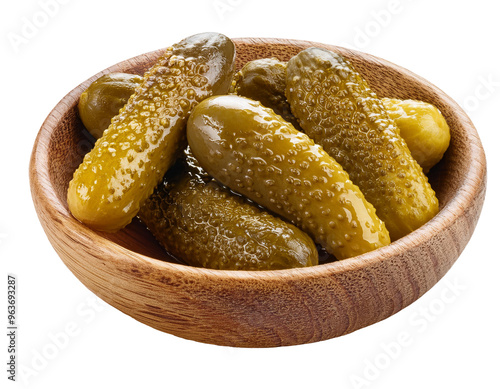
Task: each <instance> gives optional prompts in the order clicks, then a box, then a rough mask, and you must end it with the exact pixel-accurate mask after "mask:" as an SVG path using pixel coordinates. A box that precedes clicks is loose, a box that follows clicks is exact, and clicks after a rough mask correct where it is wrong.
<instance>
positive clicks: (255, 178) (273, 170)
mask: <svg viewBox="0 0 500 389" xmlns="http://www.w3.org/2000/svg"><path fill="white" fill-rule="evenodd" d="M187 137H188V142H189V145H190V147H191V149H192V152H193V154H194V156H195V157H196V158H197V160H198V161H199V163H200V165H201V166H202V167H203V168H204V169H205V170H206V171H207V172H208V173H209V174H210V175H211V176H213V177H215V178H216V179H217V180H218V181H220V182H221V183H222V184H224V185H226V186H228V187H230V188H231V189H232V190H234V191H237V192H239V193H241V194H243V195H245V196H247V197H248V198H250V199H251V200H253V201H255V202H257V203H258V204H260V205H262V206H264V207H266V208H267V209H269V210H271V211H273V212H276V213H277V214H279V215H281V216H283V217H284V218H285V219H287V220H290V221H291V222H293V223H294V224H295V225H297V226H298V227H299V228H301V229H302V230H303V231H305V232H307V233H309V235H311V236H312V237H313V238H314V239H315V241H316V243H319V244H321V245H323V247H325V249H326V250H327V251H328V252H329V253H330V254H333V255H335V257H336V258H337V259H345V258H349V257H352V256H355V255H359V254H363V253H365V252H368V251H371V250H374V249H376V248H379V247H382V246H384V245H387V244H389V243H390V241H389V234H388V232H387V230H386V228H385V226H384V223H383V222H381V221H380V219H379V218H378V217H377V215H376V214H375V209H374V208H373V206H372V205H371V204H370V203H368V202H367V201H366V200H365V198H364V196H363V194H362V193H361V192H360V190H359V188H358V187H357V186H356V185H354V184H353V183H352V182H351V181H350V180H349V176H348V174H347V173H346V172H345V171H344V170H343V169H342V167H341V166H340V165H339V164H338V163H336V162H335V160H334V159H333V158H331V157H330V156H329V155H328V154H327V153H326V152H325V151H324V150H323V149H322V148H321V147H320V146H318V145H315V144H314V142H313V141H312V140H311V139H310V138H309V137H307V136H306V135H305V134H303V133H301V132H299V131H297V130H296V129H295V128H294V127H293V125H291V124H290V123H288V122H287V121H285V120H284V119H283V118H282V117H281V116H279V115H276V114H275V113H274V111H273V110H271V109H269V108H265V107H264V106H262V105H261V104H260V103H258V102H256V101H253V100H250V99H247V98H244V97H239V96H231V95H228V96H214V97H211V98H208V99H206V100H204V101H203V102H201V103H200V104H199V105H198V106H197V107H196V108H195V109H194V110H193V112H192V114H191V116H190V118H189V120H188V126H187Z"/></svg>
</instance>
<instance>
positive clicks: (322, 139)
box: [286, 48, 439, 240]
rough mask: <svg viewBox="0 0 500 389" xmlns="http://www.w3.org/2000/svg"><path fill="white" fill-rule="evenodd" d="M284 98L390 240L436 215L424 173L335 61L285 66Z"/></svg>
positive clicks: (327, 55)
mask: <svg viewBox="0 0 500 389" xmlns="http://www.w3.org/2000/svg"><path fill="white" fill-rule="evenodd" d="M286 96H287V99H288V101H289V102H290V106H291V108H292V112H293V113H294V115H295V116H296V117H297V118H298V119H299V123H300V125H301V127H302V128H303V130H304V131H305V132H306V134H308V135H309V136H310V137H311V138H312V139H313V140H314V141H315V142H316V143H318V144H320V145H322V146H323V148H324V149H325V151H326V152H328V154H330V155H331V156H332V157H333V158H335V160H337V162H338V163H340V164H341V165H342V166H343V167H344V169H345V170H346V171H347V172H348V173H349V177H350V178H351V180H352V181H353V182H354V183H355V184H357V185H358V186H359V188H360V189H361V190H362V192H363V193H364V195H365V196H366V199H367V200H368V201H369V202H371V203H372V204H373V205H374V206H375V208H376V210H377V215H378V216H379V217H380V218H381V219H382V220H383V221H384V222H385V224H386V226H387V229H388V230H389V232H390V234H391V239H392V240H396V239H399V238H401V237H402V236H405V235H407V234H408V233H410V232H412V231H413V230H415V229H417V228H419V227H420V226H422V225H423V224H425V223H426V222H427V221H428V220H430V219H431V218H432V217H434V215H436V213H437V212H438V210H439V207H438V200H437V198H436V196H435V193H434V191H433V189H432V188H431V187H430V185H429V183H428V180H427V177H426V176H425V175H424V174H423V172H422V168H421V167H420V166H419V165H418V163H417V162H416V161H415V160H414V158H413V157H412V156H411V153H410V150H409V149H408V147H407V145H406V143H405V141H404V140H403V139H402V138H401V136H400V133H399V130H398V128H397V127H396V125H395V124H394V121H393V120H392V119H390V118H389V116H388V114H387V111H386V109H385V108H384V105H383V104H382V102H381V100H380V99H378V98H377V96H376V95H375V93H374V92H373V91H372V90H371V89H370V88H369V86H368V84H367V83H366V81H365V80H364V79H363V78H362V77H361V75H360V74H359V73H358V72H357V71H356V70H355V69H354V68H353V67H352V65H351V64H350V63H349V62H348V61H347V60H346V59H345V58H343V57H342V56H341V55H339V54H336V53H333V52H331V51H328V50H324V49H320V48H309V49H306V50H303V51H302V52H300V53H299V54H298V55H296V56H295V57H293V58H292V59H290V61H289V62H288V65H287V88H286Z"/></svg>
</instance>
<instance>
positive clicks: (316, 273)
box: [29, 37, 486, 282]
mask: <svg viewBox="0 0 500 389" xmlns="http://www.w3.org/2000/svg"><path fill="white" fill-rule="evenodd" d="M232 40H233V41H234V43H235V44H236V45H238V44H251V45H257V46H258V45H267V44H270V43H273V44H282V45H294V46H298V47H303V46H316V47H323V48H327V49H329V50H334V51H337V52H340V53H341V54H344V55H346V56H348V57H349V56H360V57H362V58H363V59H364V60H367V61H370V62H375V63H377V64H379V65H383V66H385V67H389V68H392V69H393V70H395V71H396V72H398V73H401V72H402V73H404V74H405V76H407V77H413V78H414V79H415V81H417V82H418V83H420V84H425V85H426V87H428V88H430V89H432V90H433V91H434V92H436V93H437V94H438V95H439V96H440V98H441V99H442V100H444V103H445V104H447V105H449V106H450V107H451V108H452V109H453V112H454V113H455V114H456V115H457V116H459V117H460V120H459V122H460V123H461V124H462V125H463V127H464V128H466V129H467V132H466V133H467V135H468V139H467V141H468V145H467V146H468V147H467V149H468V150H469V153H470V160H471V163H470V164H469V166H468V169H467V171H466V172H464V173H463V177H464V178H463V182H462V184H461V185H460V187H459V188H458V190H457V192H456V193H455V195H454V196H453V197H452V198H451V199H450V200H449V201H448V203H447V204H446V205H445V206H444V207H443V208H442V209H440V211H439V213H438V214H437V215H436V216H435V217H434V218H432V219H431V220H430V221H428V222H427V223H426V224H424V225H423V226H421V227H420V228H418V229H417V230H415V231H413V232H411V233H410V234H408V235H406V236H404V237H402V238H400V239H398V240H396V241H394V242H392V243H391V244H390V245H388V246H385V247H382V248H379V249H377V250H374V251H371V252H368V253H365V254H362V255H358V256H355V257H351V258H348V259H344V260H342V261H334V262H329V263H323V264H319V265H316V266H311V267H305V268H292V269H280V270H218V269H206V268H201V267H194V266H189V265H183V264H180V263H179V264H178V263H173V262H166V261H162V260H160V259H157V258H154V257H150V256H147V255H144V254H141V253H138V252H135V251H133V250H130V249H128V248H126V247H123V246H122V245H120V244H118V243H116V242H113V241H110V240H108V239H106V238H105V237H104V236H101V235H99V234H98V233H96V232H95V231H93V230H92V229H91V228H89V227H87V226H85V225H83V224H82V223H80V222H79V221H78V220H76V219H75V218H73V217H72V216H71V214H70V213H69V210H68V209H67V208H66V207H65V206H64V204H63V203H62V202H61V201H59V198H58V196H57V195H56V190H55V188H54V186H53V183H52V181H51V180H50V174H49V158H48V155H49V151H50V150H49V145H50V140H51V135H52V132H53V131H54V129H55V128H56V126H57V123H58V120H60V118H61V117H62V115H63V114H64V113H65V112H67V111H68V110H70V109H71V108H72V107H73V106H74V104H77V103H78V99H79V96H80V94H81V93H82V92H83V90H84V89H86V88H87V86H88V85H89V84H90V83H91V82H92V81H94V80H95V79H97V78H98V77H100V76H101V75H103V74H106V73H110V72H117V71H121V70H120V69H122V68H123V67H124V66H125V65H126V64H127V65H128V66H130V62H135V61H144V59H145V58H151V59H155V58H157V57H158V56H159V55H160V54H161V53H163V51H164V50H165V49H164V48H162V49H158V50H154V51H150V52H147V53H143V54H140V55H137V56H134V57H132V58H129V59H126V60H124V61H120V62H118V63H116V64H115V65H113V66H110V67H108V68H106V69H104V70H102V71H101V72H99V73H96V74H95V75H93V76H92V77H90V78H88V79H87V80H85V81H84V82H82V83H81V84H80V85H78V86H77V87H75V88H74V89H72V90H71V91H70V92H69V93H68V94H66V95H65V96H64V97H63V98H62V99H61V100H60V101H59V102H58V103H57V105H56V106H55V107H54V108H53V109H52V111H51V112H50V113H49V115H48V116H47V118H46V119H45V121H44V122H43V124H42V126H41V128H40V130H39V132H38V134H37V137H36V140H35V143H34V146H33V151H32V154H31V160H30V167H29V170H30V186H31V192H32V197H33V201H34V202H35V205H37V204H51V206H43V209H42V210H41V211H42V212H45V213H50V214H51V218H52V219H53V220H57V221H58V222H59V223H60V224H61V226H60V228H62V229H63V230H64V233H65V234H66V235H67V236H68V237H69V238H71V239H73V240H76V241H81V240H82V238H85V239H88V240H90V241H92V242H93V244H98V245H100V249H101V250H105V251H106V252H107V255H106V260H107V261H108V260H109V261H115V262H118V261H120V262H122V263H123V261H126V262H127V264H135V265H139V266H147V267H150V268H155V269H156V270H159V271H160V272H174V273H177V274H179V275H180V276H185V277H189V278H191V279H193V278H194V279H196V278H203V279H205V280H208V279H212V280H214V281H215V280H218V281H220V280H221V279H225V280H245V279H253V280H259V281H262V282H275V281H277V280H280V281H285V282H286V280H291V279H294V280H296V279H297V278H300V279H311V278H317V277H324V276H325V275H334V274H338V273H344V272H351V271H356V270H359V269H362V268H366V267H369V266H371V265H373V264H375V263H378V262H380V261H382V260H384V259H385V258H390V257H392V256H394V255H396V254H401V253H402V252H404V251H407V250H409V249H414V248H418V246H419V245H421V244H422V242H425V241H427V240H428V239H430V238H431V237H432V236H433V235H434V234H435V233H436V232H437V231H439V230H442V229H445V228H446V227H448V226H451V225H452V224H453V223H454V222H455V220H456V219H457V218H458V217H460V216H461V215H462V214H463V213H465V212H466V208H467V207H466V205H467V204H470V203H471V202H472V201H473V200H474V198H475V197H476V196H477V195H478V194H479V192H480V191H481V185H471V184H472V183H474V182H476V183H477V181H480V180H486V159H485V154H484V150H483V147H482V145H481V141H480V139H479V136H478V134H477V131H476V129H475V127H474V125H473V123H472V121H471V120H470V118H469V117H468V116H467V114H466V113H465V112H464V111H463V109H462V108H461V107H460V106H459V105H458V104H457V103H456V102H455V101H454V100H453V99H452V98H450V97H449V96H448V95H447V94H446V93H444V92H443V91H441V90H440V89H439V88H437V87H436V86H435V85H433V84H432V83H430V82H429V81H427V80H426V79H424V78H422V77H421V76H418V75H417V74H415V73H413V72H411V71H409V70H407V69H405V68H403V67H401V66H399V65H396V64H393V63H392V62H390V61H387V60H384V59H382V58H379V57H376V56H374V55H371V54H368V53H363V52H360V51H357V50H351V49H347V48H344V47H341V46H335V45H329V44H324V43H318V42H311V41H304V40H292V39H281V38H251V37H248V38H232ZM471 187H472V188H474V190H470V188H471ZM42 200H44V201H42ZM117 254H120V255H117Z"/></svg>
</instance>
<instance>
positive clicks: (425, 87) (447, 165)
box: [47, 39, 474, 262]
mask: <svg viewBox="0 0 500 389" xmlns="http://www.w3.org/2000/svg"><path fill="white" fill-rule="evenodd" d="M234 41H235V44H236V47H237V68H238V69H239V68H241V66H243V64H244V63H246V62H247V61H250V60H253V59H257V58H266V57H276V58H278V59H280V60H284V61H286V60H288V59H290V58H291V57H292V56H293V55H295V54H297V53H298V52H299V51H300V50H302V49H304V48H306V47H309V46H313V45H314V46H320V47H325V48H328V49H330V50H333V51H337V52H339V53H341V54H343V55H344V56H346V57H347V58H348V59H349V60H350V61H351V62H352V63H353V65H354V66H355V67H356V68H357V69H358V71H359V72H360V73H361V74H362V75H363V76H364V77H365V78H366V79H367V81H368V83H369V84H370V86H371V87H372V88H373V89H374V90H375V92H376V93H377V94H378V95H379V97H395V98H400V99H407V98H411V99H417V100H423V101H426V102H429V103H432V104H434V105H436V106H437V107H438V108H439V109H440V110H441V112H442V113H443V115H444V116H445V118H446V120H447V121H448V124H449V126H450V129H451V144H450V147H449V149H448V151H447V152H446V154H445V156H444V158H443V159H442V161H441V162H439V164H438V165H436V166H435V167H434V168H433V169H432V170H431V172H430V174H429V180H430V183H431V185H432V187H433V188H434V190H435V191H436V194H437V197H438V199H439V201H440V208H441V209H443V208H444V207H446V206H447V204H448V203H449V202H450V201H451V199H453V198H454V196H456V194H457V192H458V191H459V190H460V188H461V186H462V185H463V184H464V182H465V180H466V179H467V171H468V164H469V163H470V159H471V156H470V148H469V147H468V144H470V143H471V142H470V139H469V138H470V137H471V136H474V134H470V133H469V132H468V131H467V128H466V126H465V125H464V122H466V123H470V122H469V120H468V118H467V117H466V116H465V115H464V114H463V112H461V111H457V109H456V108H457V105H456V103H454V102H453V101H452V100H451V99H450V98H448V97H447V96H446V95H445V94H444V93H442V92H441V91H440V90H439V89H438V88H436V87H434V86H433V85H431V84H430V83H428V82H427V81H425V80H423V79H422V78H420V77H418V76H416V75H415V74H413V73H411V72H409V71H407V70H405V69H403V68H400V67H398V66H396V65H393V64H391V63H389V62H387V61H384V60H381V59H379V58H376V57H373V56H370V55H367V54H362V53H359V52H355V51H350V50H347V49H343V48H340V47H334V46H328V45H323V44H316V43H311V42H303V41H276V40H274V41H273V44H272V45H270V44H268V42H267V41H266V40H265V39H260V40H259V39H235V40H234ZM162 53H163V50H157V51H155V52H151V53H147V54H143V55H141V56H138V57H136V58H133V59H131V60H127V61H124V62H121V63H119V64H116V65H114V66H112V67H110V68H108V69H106V70H104V71H102V72H101V73H99V74H96V75H95V76H93V77H92V78H90V79H89V80H87V81H85V82H84V83H82V84H81V85H79V86H78V87H77V88H75V89H74V90H73V91H72V92H71V93H70V94H69V95H68V96H66V97H65V102H66V105H65V110H64V112H62V117H61V119H60V120H59V121H58V123H57V124H56V125H55V127H54V128H53V129H52V134H51V137H50V143H49V145H48V150H50V154H49V156H48V158H49V160H48V161H47V166H48V175H49V177H48V178H49V181H50V183H51V185H52V187H53V190H54V194H55V196H56V198H57V200H58V202H59V203H60V207H59V211H60V212H61V213H63V215H64V216H67V217H70V214H69V211H68V208H67V203H66V192H67V188H68V183H69V181H70V180H71V178H72V175H73V172H74V171H75V169H76V168H77V167H78V166H79V164H80V163H81V162H82V160H83V157H84V155H85V154H86V153H87V152H88V151H89V150H90V149H91V148H92V145H93V142H94V140H93V139H92V137H91V136H90V135H89V134H88V133H87V132H86V131H85V130H84V127H83V125H82V122H81V120H80V118H79V116H78V109H77V104H78V98H79V95H80V94H81V92H83V90H85V89H86V88H87V87H88V85H89V84H90V83H91V82H92V81H94V80H95V79H97V78H98V77H100V76H101V75H102V74H105V73H109V72H118V71H119V72H128V73H135V74H143V73H144V72H145V71H146V70H147V69H148V68H149V67H150V66H151V65H152V64H153V63H154V61H155V60H156V59H157V58H158V57H159V56H160V55H161V54H162ZM57 113H58V114H61V111H58V112H57ZM53 114H54V113H53ZM75 222H76V221H75ZM89 233H90V234H97V235H100V236H102V237H104V238H106V239H108V240H110V241H112V242H114V243H116V244H118V245H121V246H122V247H124V248H126V249H129V250H132V251H135V252H137V253H139V254H143V255H146V256H148V257H152V258H156V259H158V260H162V261H168V262H178V261H177V260H176V259H175V258H174V257H172V256H170V255H169V254H168V253H166V252H165V250H164V249H163V248H162V247H161V246H160V245H159V244H158V243H157V242H156V240H155V239H154V237H153V236H152V235H151V234H150V233H149V231H147V229H146V228H145V227H144V226H143V225H142V224H141V223H140V222H139V221H138V220H135V221H134V222H133V223H132V224H131V225H129V226H127V227H126V228H125V229H123V230H122V231H120V232H118V233H114V234H106V233H102V232H95V231H90V230H89ZM330 259H331V258H328V257H323V260H324V261H329V260H330Z"/></svg>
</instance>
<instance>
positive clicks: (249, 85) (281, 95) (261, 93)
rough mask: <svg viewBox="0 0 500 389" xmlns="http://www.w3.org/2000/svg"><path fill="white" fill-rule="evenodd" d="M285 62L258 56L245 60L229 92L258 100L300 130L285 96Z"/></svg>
mask: <svg viewBox="0 0 500 389" xmlns="http://www.w3.org/2000/svg"><path fill="white" fill-rule="evenodd" d="M285 81H286V62H282V61H279V60H278V59H276V58H260V59H256V60H253V61H250V62H247V63H246V64H245V65H244V66H243V67H242V68H241V70H240V71H239V72H237V73H236V74H235V75H234V78H233V82H232V84H231V88H230V93H233V94H237V95H238V96H244V97H248V98H249V99H252V100H256V101H259V102H260V103H261V104H262V105H263V106H265V107H268V108H271V109H272V110H273V111H274V112H275V113H277V114H278V115H281V117H282V118H283V119H285V120H286V121H287V122H290V123H292V124H293V125H294V127H295V128H297V130H300V126H299V123H298V121H297V119H296V118H295V116H293V114H292V110H291V109H290V104H288V101H287V100H286V97H285V86H286V85H285Z"/></svg>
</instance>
